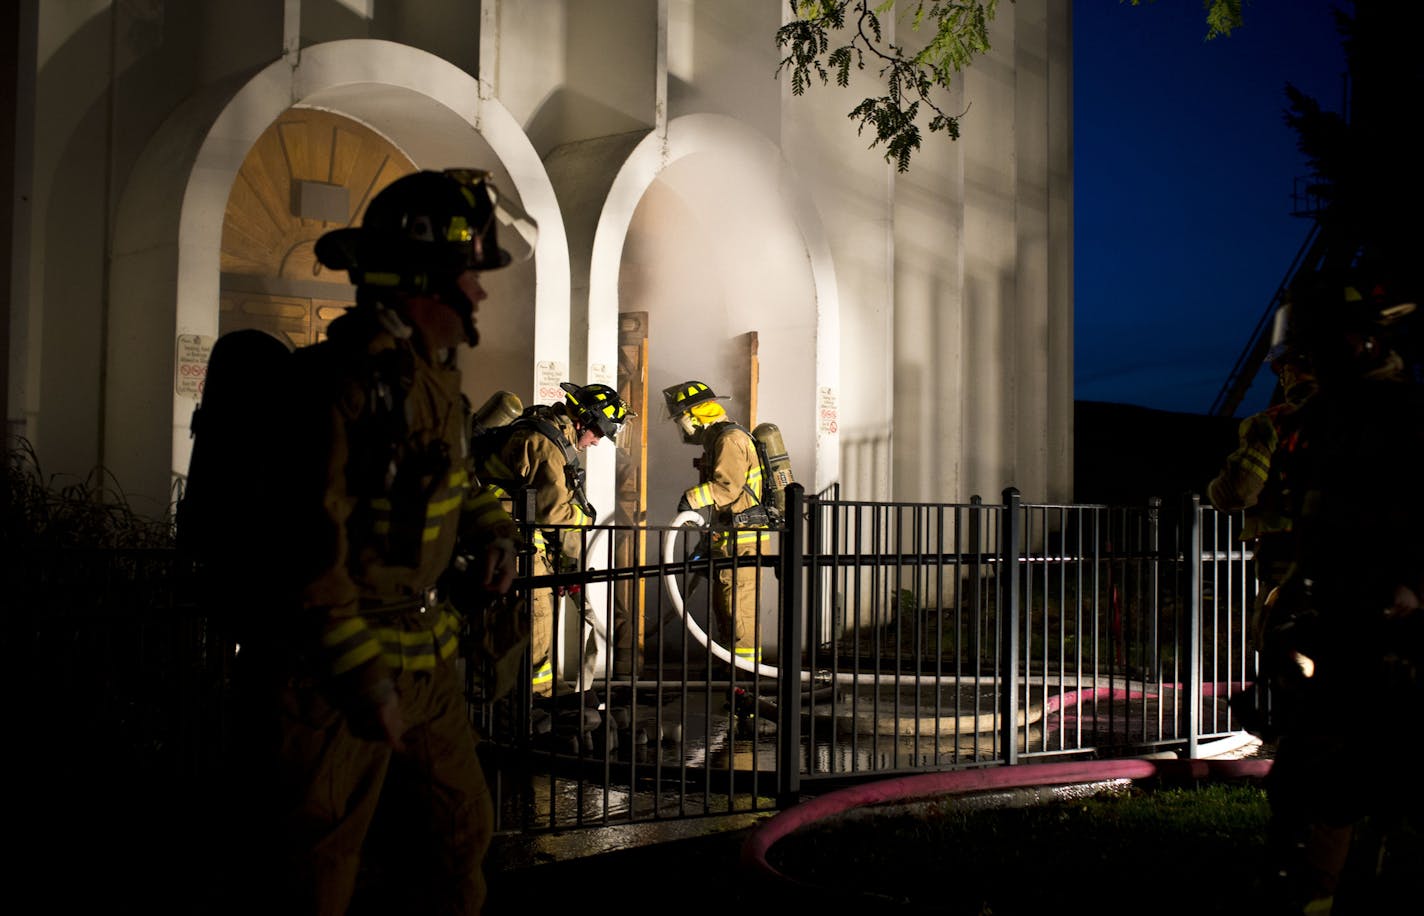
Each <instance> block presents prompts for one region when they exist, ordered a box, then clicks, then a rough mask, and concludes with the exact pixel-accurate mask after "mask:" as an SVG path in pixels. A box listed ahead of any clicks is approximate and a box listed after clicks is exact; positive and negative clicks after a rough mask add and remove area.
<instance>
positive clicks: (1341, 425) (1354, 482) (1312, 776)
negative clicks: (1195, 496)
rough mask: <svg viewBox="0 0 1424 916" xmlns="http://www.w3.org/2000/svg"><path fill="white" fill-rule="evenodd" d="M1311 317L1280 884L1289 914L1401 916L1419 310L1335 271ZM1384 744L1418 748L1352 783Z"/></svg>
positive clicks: (1280, 673) (1284, 710)
mask: <svg viewBox="0 0 1424 916" xmlns="http://www.w3.org/2000/svg"><path fill="white" fill-rule="evenodd" d="M1342 291H1343V294H1342ZM1296 306H1297V307H1298V308H1299V309H1300V314H1296V315H1293V316H1292V325H1293V326H1294V327H1293V330H1292V332H1291V336H1292V338H1293V343H1294V344H1295V345H1296V346H1298V347H1299V348H1300V349H1301V350H1302V351H1303V352H1304V353H1305V354H1306V356H1307V357H1308V358H1309V360H1310V362H1311V365H1312V366H1313V367H1314V369H1315V374H1316V379H1317V384H1318V389H1317V391H1316V393H1315V394H1314V395H1313V396H1312V397H1311V398H1310V399H1309V401H1308V402H1307V403H1306V404H1305V405H1304V406H1303V407H1302V408H1301V410H1300V416H1299V420H1298V424H1297V430H1298V435H1299V438H1300V448H1299V453H1300V455H1302V456H1303V457H1302V458H1297V459H1295V463H1296V464H1297V465H1298V466H1299V470H1298V471H1297V475H1296V482H1295V486H1296V487H1297V488H1298V489H1299V491H1300V496H1299V499H1298V501H1297V505H1298V507H1299V510H1298V514H1297V517H1296V518H1295V520H1294V525H1293V527H1292V537H1291V540H1292V552H1291V560H1292V562H1291V565H1290V568H1289V570H1288V572H1287V573H1286V575H1285V577H1284V579H1283V581H1282V582H1281V585H1280V590H1279V591H1280V594H1279V596H1278V598H1277V600H1276V601H1275V603H1274V605H1273V606H1272V607H1271V609H1270V617H1269V619H1268V621H1267V622H1266V628H1265V632H1264V634H1263V649H1262V652H1263V654H1264V655H1266V656H1268V657H1269V658H1270V659H1272V660H1273V661H1272V663H1271V668H1272V670H1273V672H1274V676H1273V678H1272V683H1271V688H1272V696H1273V699H1274V700H1276V701H1277V705H1278V706H1279V707H1280V709H1279V712H1277V711H1275V710H1273V715H1274V716H1276V717H1277V718H1278V720H1279V729H1278V731H1279V734H1280V738H1279V742H1278V745H1277V748H1276V755H1275V760H1274V762H1273V765H1272V768H1271V773H1270V775H1269V777H1268V778H1267V782H1266V790H1267V796H1268V798H1269V800H1270V805H1271V826H1270V831H1269V834H1268V837H1269V848H1268V851H1269V853H1270V857H1271V869H1272V872H1271V874H1270V876H1269V881H1270V882H1271V886H1272V887H1273V889H1274V896H1275V898H1276V899H1277V900H1278V902H1280V903H1282V904H1283V907H1282V910H1281V911H1282V912H1297V913H1298V912H1307V913H1327V912H1331V911H1332V907H1333V908H1334V911H1335V912H1350V913H1376V912H1389V911H1391V910H1392V909H1393V908H1394V906H1395V905H1396V903H1397V901H1400V900H1408V899H1417V898H1418V897H1419V895H1420V893H1421V892H1424V878H1421V871H1420V868H1419V847H1418V839H1417V838H1418V835H1419V834H1418V831H1419V828H1420V824H1421V818H1424V805H1422V804H1421V802H1424V794H1421V793H1420V791H1419V788H1418V774H1417V765H1418V759H1419V756H1420V754H1421V753H1424V748H1421V742H1420V738H1419V729H1417V728H1414V727H1410V726H1409V725H1407V724H1404V723H1411V722H1413V721H1415V720H1417V718H1418V711H1419V709H1420V706H1421V704H1424V690H1422V689H1421V683H1420V679H1419V668H1418V666H1419V663H1420V661H1421V654H1424V652H1421V649H1424V609H1421V607H1420V599H1421V596H1424V526H1421V525H1420V521H1419V520H1420V518H1421V517H1424V475H1421V473H1420V469H1419V455H1420V454H1421V453H1424V389H1421V385H1420V383H1419V382H1418V381H1417V380H1416V379H1414V378H1412V377H1411V376H1410V374H1409V372H1408V371H1406V367H1405V364H1404V361H1403V359H1402V358H1401V355H1400V352H1399V351H1398V350H1397V349H1396V348H1395V345H1396V343H1397V342H1398V341H1401V340H1402V339H1403V338H1402V337H1401V336H1400V332H1401V330H1403V329H1405V328H1406V327H1407V326H1406V325H1405V323H1404V319H1405V318H1407V317H1408V316H1409V315H1410V314H1411V313H1413V312H1414V311H1415V306H1414V304H1413V303H1411V302H1401V301H1399V300H1398V299H1395V298H1391V297H1390V296H1389V295H1388V294H1387V292H1386V291H1385V290H1384V289H1381V288H1378V287H1374V286H1372V285H1369V284H1364V283H1360V284H1351V285H1348V286H1347V285H1346V284H1345V283H1344V282H1342V280H1341V279H1339V278H1338V277H1332V276H1331V275H1329V274H1321V275H1319V276H1317V277H1315V278H1313V279H1312V281H1311V282H1309V283H1302V284H1301V295H1300V298H1299V299H1298V300H1297V302H1296ZM1402 724H1404V725H1403V727H1401V725H1402ZM1383 735H1391V736H1394V740H1395V743H1396V744H1400V743H1402V746H1399V747H1396V748H1395V749H1394V750H1392V751H1391V752H1390V753H1389V754H1383V755H1376V759H1375V762H1373V763H1372V764H1371V765H1370V767H1369V773H1368V774H1367V778H1350V777H1349V776H1342V775H1341V773H1340V767H1341V766H1342V765H1344V766H1348V761H1351V760H1358V759H1359V740H1360V739H1361V737H1364V738H1366V740H1375V741H1377V740H1379V739H1380V736H1383Z"/></svg>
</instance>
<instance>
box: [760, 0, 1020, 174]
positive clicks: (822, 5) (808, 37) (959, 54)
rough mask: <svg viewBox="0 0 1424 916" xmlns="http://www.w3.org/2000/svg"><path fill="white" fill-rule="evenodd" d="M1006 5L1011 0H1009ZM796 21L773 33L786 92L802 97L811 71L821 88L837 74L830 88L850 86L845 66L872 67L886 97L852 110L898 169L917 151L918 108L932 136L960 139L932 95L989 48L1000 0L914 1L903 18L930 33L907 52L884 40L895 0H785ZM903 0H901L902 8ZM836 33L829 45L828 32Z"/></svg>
mask: <svg viewBox="0 0 1424 916" xmlns="http://www.w3.org/2000/svg"><path fill="white" fill-rule="evenodd" d="M1010 2H1012V0H1010ZM790 3H791V11H792V14H793V15H795V16H797V17H798V18H797V19H795V20H794V21H792V22H788V23H787V24H786V25H783V26H782V27H781V28H779V29H777V30H776V46H777V48H779V49H780V50H782V51H783V52H785V54H786V56H785V57H783V58H782V59H781V63H780V64H779V65H778V67H777V75H778V76H779V75H780V74H781V73H783V72H785V71H790V73H791V92H792V94H794V95H801V94H803V93H804V92H805V91H806V89H807V88H808V87H809V86H810V85H811V81H812V77H813V74H814V76H815V77H816V78H819V79H820V81H821V83H822V84H823V85H824V84H826V83H828V82H829V81H830V75H831V73H834V74H835V79H836V85H838V86H840V87H842V88H844V87H847V86H849V85H850V70H851V67H852V66H854V67H855V68H856V69H857V70H864V69H865V68H866V66H867V64H869V65H871V66H876V67H877V68H878V69H877V75H878V76H879V77H880V79H881V80H882V81H883V82H884V83H885V94H884V95H879V96H871V97H869V98H866V99H864V100H862V101H861V102H860V104H858V105H856V106H855V108H853V109H851V112H850V117H851V119H852V120H854V121H858V122H859V124H860V126H859V128H858V131H859V132H860V133H862V134H863V133H864V132H865V129H866V128H867V127H870V128H872V129H873V130H874V131H875V139H874V140H872V141H871V144H870V145H871V147H872V148H873V147H876V146H879V145H881V144H884V145H885V159H886V161H894V162H895V166H896V168H897V169H898V170H899V171H901V172H903V171H906V170H907V169H909V167H910V157H911V156H912V155H913V154H914V152H915V151H916V150H918V149H919V148H920V141H921V133H920V126H919V118H920V111H921V107H922V106H923V107H924V108H925V109H927V111H928V112H929V123H928V129H929V132H930V133H935V132H941V131H942V132H944V133H946V134H948V135H949V138H950V139H951V140H957V139H959V119H960V117H962V116H963V112H961V113H960V114H950V113H949V112H947V111H946V110H945V109H944V108H943V107H942V106H941V105H940V104H939V103H938V102H936V101H935V99H934V97H933V96H934V93H935V91H936V90H948V89H949V87H950V82H951V80H952V78H953V76H954V74H955V73H958V72H960V71H962V70H963V69H964V67H965V66H967V65H968V64H969V62H970V61H971V60H972V59H973V58H974V56H975V55H977V54H982V53H984V52H985V51H987V50H989V23H990V22H991V21H992V20H993V18H994V14H995V12H996V11H997V9H998V5H999V0H969V2H957V0H915V2H914V3H913V10H912V11H911V12H910V13H909V16H908V17H907V18H908V20H909V23H910V27H911V28H913V29H915V30H916V31H918V30H919V29H920V28H921V27H922V26H924V25H925V24H926V23H929V24H931V25H933V27H934V30H935V32H934V36H933V37H932V38H931V39H930V40H929V42H928V43H927V44H926V45H925V47H924V48H923V49H921V50H920V51H918V52H915V53H913V54H912V53H909V52H907V51H906V50H905V47H904V45H902V44H899V43H896V42H893V41H888V40H886V39H885V30H884V25H883V23H882V22H881V17H882V16H883V15H885V14H887V13H891V12H892V11H893V9H894V7H895V5H896V4H895V0H880V2H878V3H875V4H873V5H872V2H871V0H790ZM905 3H906V0H901V4H902V5H905ZM833 34H835V35H838V36H840V38H839V41H838V42H837V43H836V44H835V46H834V47H832V42H831V38H832V35H833Z"/></svg>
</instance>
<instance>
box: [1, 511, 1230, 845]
mask: <svg viewBox="0 0 1424 916" xmlns="http://www.w3.org/2000/svg"><path fill="white" fill-rule="evenodd" d="M789 497H790V498H789V506H788V509H789V511H788V516H787V517H788V518H790V519H793V520H795V523H794V524H791V525H789V526H787V527H786V528H785V529H784V530H781V531H778V532H775V533H774V536H773V538H772V540H771V542H770V543H768V544H766V545H764V546H762V547H759V548H757V549H756V550H755V551H754V552H752V553H750V554H749V555H746V556H743V557H738V558H735V559H733V558H728V557H725V556H721V555H720V554H719V553H718V552H717V551H715V550H712V549H709V547H708V546H707V543H706V542H704V540H703V538H704V536H707V535H710V534H712V533H713V532H710V531H706V530H701V529H697V528H692V527H688V528H678V529H674V528H670V527H656V526H640V527H624V526H610V527H607V528H600V529H596V530H593V531H588V532H586V536H587V541H586V547H587V549H586V550H585V556H584V562H583V564H582V565H581V566H580V568H577V569H574V570H571V571H566V572H562V573H560V574H558V575H555V576H543V577H539V576H526V577H524V578H522V579H521V580H520V581H519V582H518V584H517V586H516V588H517V589H519V590H520V591H521V592H523V593H525V595H526V597H527V596H528V595H529V594H532V592H533V590H535V589H540V588H556V589H559V590H561V594H560V596H559V598H558V603H559V604H561V605H562V606H563V608H564V610H565V614H564V617H563V619H562V620H561V621H560V623H559V625H558V626H556V627H555V632H554V654H555V656H556V657H557V658H558V659H559V660H560V663H561V664H560V677H559V679H558V680H559V681H560V683H561V684H563V685H566V686H562V687H561V688H560V690H559V692H558V693H557V694H556V696H555V698H554V699H553V700H552V701H544V700H539V701H537V702H536V701H535V700H533V699H532V698H531V696H530V695H529V691H528V685H527V684H524V685H521V686H520V687H517V688H516V689H515V691H514V692H513V694H512V695H511V696H509V697H507V698H505V699H503V700H501V701H499V702H495V703H483V702H478V701H475V702H472V705H471V717H472V722H474V723H475V724H476V726H477V727H478V728H479V730H480V731H481V733H482V734H483V735H485V736H486V738H487V740H486V741H485V742H484V744H483V745H482V753H483V755H484V760H485V762H486V765H487V768H488V771H489V776H490V779H489V782H490V784H491V787H492V789H493V790H494V792H495V793H496V796H497V811H498V815H497V817H498V822H497V826H498V829H500V830H502V831H506V832H530V831H542V830H561V829H567V828H571V827H579V826H593V825H604V824H613V823H629V822H637V821H646V820H666V819H673V818H685V817H696V816H702V815H710V814H721V813H728V812H733V811H753V810H761V809H768V808H774V807H777V806H778V805H784V804H787V803H789V802H791V801H794V800H795V799H796V798H797V797H798V796H800V795H801V794H803V793H806V792H816V791H821V790H822V789H824V788H827V787H829V786H830V785H831V784H833V783H839V782H845V781H852V780H857V779H868V778H882V777H884V776H888V775H893V774H896V773H905V772H914V771H919V770H925V769H951V768H967V767H983V766H998V765H1013V764H1016V763H1019V762H1021V761H1027V760H1033V761H1038V760H1043V759H1061V758H1071V757H1122V756H1139V755H1143V754H1154V753H1168V752H1171V753H1178V754H1183V755H1189V756H1198V755H1199V754H1200V753H1201V751H1202V748H1203V745H1204V744H1206V743H1207V742H1211V741H1213V740H1214V739H1218V738H1223V737H1225V736H1228V735H1233V734H1237V733H1239V732H1240V731H1241V724H1240V722H1239V721H1237V719H1236V717H1235V715H1234V713H1233V710H1232V708H1231V707H1230V706H1229V705H1228V701H1229V699H1230V697H1231V696H1232V695H1233V694H1235V693H1239V692H1241V691H1243V690H1245V689H1246V688H1247V687H1249V686H1250V680H1251V676H1252V671H1253V658H1252V656H1251V653H1250V650H1249V648H1248V644H1247V639H1246V627H1247V620H1248V613H1249V608H1250V605H1251V602H1252V600H1253V589H1254V580H1253V578H1252V576H1251V575H1250V571H1249V562H1250V560H1251V557H1250V554H1249V552H1247V551H1245V550H1244V549H1243V546H1242V544H1241V542H1240V541H1239V539H1238V537H1237V535H1238V532H1239V525H1238V521H1239V520H1238V518H1237V517H1234V516H1229V515H1225V514H1220V513H1217V512H1215V511H1214V510H1212V509H1211V508H1209V507H1202V506H1200V505H1198V503H1197V501H1196V500H1195V499H1194V498H1193V499H1187V500H1184V501H1183V502H1181V503H1180V504H1175V505H1164V504H1162V503H1160V502H1158V501H1153V502H1151V503H1149V504H1148V505H1145V506H1135V507H1109V506H1088V505H1034V504H1027V503H1024V502H1023V501H1022V500H1021V499H1020V497H1019V495H1018V493H1017V492H1015V491H1013V490H1007V491H1005V493H1004V494H1003V499H1002V500H1001V501H1000V502H997V503H985V502H983V501H981V500H978V499H975V500H971V501H970V502H969V503H967V504H922V503H892V502H860V501H853V500H839V499H833V498H827V497H826V496H821V497H809V498H808V497H806V496H805V495H804V494H803V492H802V491H801V489H800V488H799V487H793V488H792V490H791V491H790V494H789ZM12 560H15V562H16V563H17V564H22V565H24V566H26V567H27V568H26V570H25V574H24V576H23V577H18V576H17V578H23V579H24V581H23V582H21V581H16V582H12V583H8V584H9V585H10V586H11V587H12V588H11V591H10V594H11V595H14V596H16V603H15V604H14V605H12V607H13V608H15V609H16V611H13V612H12V614H11V624H12V626H15V627H17V628H22V629H21V632H19V633H17V634H16V635H17V636H19V637H20V638H21V639H22V640H23V641H24V643H25V644H26V651H27V652H28V653H29V655H28V657H30V658H32V659H33V660H34V661H35V662H36V663H37V665H38V664H40V663H43V664H52V665H54V666H55V667H54V668H52V669H51V670H54V671H57V672H59V673H60V678H59V680H60V681H61V682H62V687H63V691H64V693H65V699H66V701H67V702H68V703H69V704H70V705H71V707H72V709H73V710H74V711H75V716H74V718H73V719H71V720H70V721H67V722H66V723H65V724H64V726H63V727H64V728H65V729H67V730H68V729H75V730H80V731H82V732H84V733H86V734H88V735H93V736H99V737H98V738H96V739H95V740H98V741H101V742H102V743H104V744H105V746H106V754H105V763H106V765H107V766H110V767H123V768H128V769H130V770H132V771H133V772H134V773H135V774H140V775H142V777H143V778H144V779H152V780H153V781H154V784H158V783H162V782H164V781H165V780H170V779H178V780H180V781H183V783H184V784H193V785H201V783H202V780H203V774H204V773H205V772H209V769H208V768H209V767H211V765H212V764H213V763H214V762H215V761H218V760H220V759H221V758H222V756H223V755H224V754H225V753H226V752H227V750H228V748H227V747H226V742H227V741H228V740H229V737H228V731H227V729H226V725H225V723H226V716H227V708H228V701H229V690H230V684H229V681H228V678H227V673H228V671H229V662H230V661H231V657H232V652H233V647H232V646H231V645H230V644H229V643H228V642H227V641H226V640H225V639H224V637H223V636H222V633H221V629H220V628H219V627H217V626H216V624H215V622H214V621H211V620H209V619H208V618H207V616H206V615H205V614H204V612H203V609H202V606H201V603H200V602H198V601H195V600H194V599H193V597H192V595H191V590H190V587H189V586H190V585H191V582H190V579H189V578H188V573H187V571H186V570H184V569H183V568H182V567H181V565H180V564H178V562H177V560H176V559H175V557H174V556H173V555H172V554H171V553H168V552H164V551H150V552H143V553H128V554H126V553H121V552H94V553H91V554H85V555H83V556H79V555H75V554H72V553H71V554H68V555H66V556H64V557H63V558H59V557H45V556H35V557H28V558H20V559H17V558H12ZM14 570H15V571H16V572H17V573H18V572H19V565H17V566H15V567H14ZM738 576H743V577H748V578H750V579H751V580H752V581H753V582H754V583H755V585H754V588H753V589H752V591H751V594H752V595H753V596H754V598H753V600H754V606H753V611H754V613H753V614H752V615H751V619H752V620H753V622H754V624H753V625H754V629H755V643H756V646H757V647H758V649H759V650H760V660H759V661H757V660H755V659H743V660H740V661H737V660H735V659H736V657H735V656H734V655H732V654H730V653H728V652H727V651H726V649H724V648H722V647H723V646H725V645H727V644H729V643H730V642H731V640H730V639H729V638H728V637H729V634H728V633H726V632H724V631H723V626H725V623H724V622H721V621H719V603H718V602H719V599H718V598H717V597H716V596H717V592H718V589H719V580H723V579H726V580H732V579H734V578H735V577H738ZM26 583H28V584H26ZM729 593H730V594H731V595H732V596H733V597H732V598H730V601H731V602H732V603H733V604H734V605H735V602H736V601H737V599H736V598H735V594H736V591H735V589H729ZM731 610H733V611H735V610H736V608H735V607H733V608H731ZM733 616H735V615H733ZM17 644H18V643H17ZM582 688H587V689H588V692H587V693H582V692H580V690H581V689H582Z"/></svg>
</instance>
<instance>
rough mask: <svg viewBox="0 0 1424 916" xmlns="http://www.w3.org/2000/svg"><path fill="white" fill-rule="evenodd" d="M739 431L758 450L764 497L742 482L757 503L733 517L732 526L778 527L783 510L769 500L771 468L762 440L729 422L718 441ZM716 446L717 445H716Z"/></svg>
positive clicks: (718, 436) (744, 428)
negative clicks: (728, 434)
mask: <svg viewBox="0 0 1424 916" xmlns="http://www.w3.org/2000/svg"><path fill="white" fill-rule="evenodd" d="M734 429H735V430H738V431H740V432H743V433H745V434H746V436H747V438H748V439H750V440H751V442H752V448H754V449H755V450H756V456H757V462H758V463H760V465H761V490H762V495H761V496H758V495H757V494H756V491H755V490H753V489H752V488H751V484H749V483H747V482H746V481H743V482H742V489H743V490H744V491H745V492H746V494H747V495H748V496H750V497H751V498H752V501H753V502H755V503H756V505H755V506H753V507H751V508H750V509H744V510H742V511H741V512H738V513H736V514H735V515H733V516H732V524H734V525H738V526H743V527H756V526H763V525H765V526H768V527H773V528H774V527H777V526H779V525H780V524H781V510H780V509H779V508H777V506H776V503H775V501H774V500H770V499H767V498H766V496H767V495H768V491H769V488H770V487H771V486H772V476H771V466H770V465H769V464H768V463H767V457H766V447H765V446H764V445H763V444H762V442H761V440H760V439H758V438H757V437H756V436H754V435H753V434H752V433H751V431H750V430H748V429H747V428H746V427H745V426H742V425H741V424H740V423H733V422H730V421H729V422H727V423H725V424H723V425H722V429H721V431H720V432H719V433H718V434H717V439H718V441H720V440H721V438H722V437H723V436H725V435H726V434H727V433H729V432H731V431H732V430H734ZM714 446H715V443H714Z"/></svg>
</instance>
